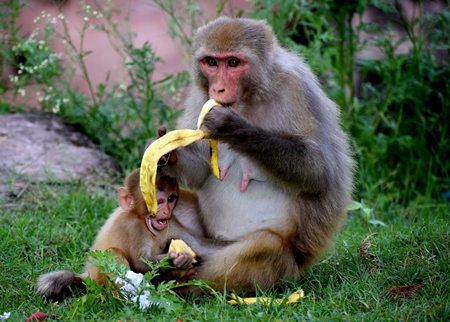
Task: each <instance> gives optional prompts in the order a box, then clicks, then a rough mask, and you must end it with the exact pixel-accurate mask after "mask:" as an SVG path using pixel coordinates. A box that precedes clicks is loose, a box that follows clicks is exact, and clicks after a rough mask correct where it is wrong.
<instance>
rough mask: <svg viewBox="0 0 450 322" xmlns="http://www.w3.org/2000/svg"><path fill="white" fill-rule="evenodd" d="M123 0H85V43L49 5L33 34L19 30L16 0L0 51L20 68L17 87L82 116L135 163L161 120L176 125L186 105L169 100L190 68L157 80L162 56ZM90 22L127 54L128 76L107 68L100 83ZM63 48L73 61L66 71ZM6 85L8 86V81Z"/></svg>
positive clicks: (127, 163)
mask: <svg viewBox="0 0 450 322" xmlns="http://www.w3.org/2000/svg"><path fill="white" fill-rule="evenodd" d="M116 6H117V3H113V2H111V1H102V0H95V1H94V2H93V4H92V6H91V5H86V4H84V3H82V4H81V13H82V14H83V16H84V19H83V24H82V26H79V32H80V43H79V44H76V43H75V41H74V40H73V38H72V36H71V34H70V32H69V25H68V23H67V21H66V19H65V17H64V14H63V13H62V12H60V13H59V15H58V16H57V17H53V16H51V15H50V14H48V13H45V12H43V13H42V14H41V15H40V16H39V17H37V18H36V20H35V23H37V24H38V25H39V27H37V28H36V29H35V30H34V31H33V33H32V34H31V35H30V36H29V37H27V38H21V37H19V35H18V27H17V26H16V19H17V16H18V15H19V12H20V10H21V9H22V5H21V4H20V1H18V0H11V1H10V5H9V7H8V9H9V11H10V13H9V15H2V16H0V17H1V18H2V22H1V27H2V28H3V29H5V33H7V34H8V35H9V37H8V40H7V42H6V43H5V45H6V46H2V50H1V51H0V57H1V58H2V59H1V61H2V62H4V66H6V65H5V64H6V63H8V64H9V65H12V66H14V67H15V69H16V71H15V72H14V73H13V74H11V76H10V79H11V81H12V84H13V90H14V92H15V93H16V95H17V94H20V95H22V96H25V94H26V95H28V96H30V95H33V94H34V95H35V96H36V99H37V101H38V103H39V105H40V109H41V110H44V111H50V112H53V113H56V114H60V115H62V116H64V117H66V119H68V121H69V122H72V123H76V124H80V125H81V126H82V127H83V128H84V130H85V131H86V132H87V134H88V135H89V136H90V137H91V138H92V139H93V140H94V141H95V142H97V143H98V144H99V145H100V148H101V149H102V150H103V151H105V152H106V153H108V154H110V155H112V156H113V157H115V158H116V160H117V161H118V162H119V163H120V165H121V166H122V168H124V169H126V170H131V169H133V168H135V167H136V166H137V165H139V160H140V158H141V156H142V151H143V148H144V144H145V141H146V140H147V139H148V138H150V137H154V136H156V132H157V129H158V127H159V126H160V125H161V124H164V125H166V126H167V127H168V128H169V129H170V128H172V127H173V126H174V122H175V120H176V118H177V117H178V115H179V114H180V110H178V109H176V108H170V107H169V106H168V103H170V104H174V105H177V104H178V103H179V100H180V92H179V90H180V88H181V87H183V86H185V85H186V84H187V75H186V73H180V74H179V75H169V76H167V77H166V78H164V79H162V80H159V81H154V80H153V74H154V71H155V64H156V63H157V62H159V61H160V58H159V57H156V56H155V54H154V52H153V50H152V48H151V45H150V44H149V43H145V44H144V45H142V47H140V48H138V47H136V46H135V45H134V43H133V37H134V34H133V33H132V32H131V31H130V30H128V29H127V27H126V21H127V17H124V16H120V15H119V16H118V15H117V9H115V7H116ZM119 19H122V20H119ZM123 21H125V22H124V23H119V22H123ZM55 26H60V27H61V28H59V27H58V28H55ZM61 30H62V31H61ZM91 30H96V31H100V32H102V33H104V34H105V35H106V37H107V38H108V40H109V41H110V45H111V48H112V49H113V50H114V51H115V52H116V53H117V54H118V55H119V56H120V57H121V58H122V61H123V67H124V70H126V71H127V76H128V77H127V80H126V81H125V82H124V83H119V82H117V81H115V80H111V78H110V76H109V74H108V75H107V77H106V79H105V81H104V82H102V83H100V84H99V85H98V86H97V87H96V88H94V86H93V82H92V81H91V75H90V71H89V70H88V69H87V67H86V63H85V59H86V57H87V56H89V55H90V54H92V52H91V51H88V50H86V49H85V44H84V40H85V37H86V35H87V34H88V33H89V32H91ZM56 42H62V44H63V45H64V47H65V52H64V53H55V52H54V51H53V50H52V49H51V48H52V46H51V44H52V43H56ZM63 54H64V55H65V57H66V60H69V62H70V64H68V65H67V67H65V70H64V73H62V72H61V69H62V67H61V61H62V57H63ZM77 73H80V74H81V75H82V77H83V78H84V80H85V81H86V83H87V85H88V89H89V93H88V94H87V95H86V94H83V93H81V92H80V91H79V90H78V89H76V88H74V87H73V86H71V79H72V78H73V76H74V75H76V74H77ZM2 90H3V91H7V90H9V89H8V88H7V87H5V86H4V87H2ZM169 98H170V99H169Z"/></svg>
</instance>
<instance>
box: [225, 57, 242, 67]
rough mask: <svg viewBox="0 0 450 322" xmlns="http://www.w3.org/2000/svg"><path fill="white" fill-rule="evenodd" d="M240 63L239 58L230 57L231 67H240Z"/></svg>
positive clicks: (229, 63)
mask: <svg viewBox="0 0 450 322" xmlns="http://www.w3.org/2000/svg"><path fill="white" fill-rule="evenodd" d="M239 63H240V61H239V59H237V58H230V59H229V60H228V66H229V67H238V66H239Z"/></svg>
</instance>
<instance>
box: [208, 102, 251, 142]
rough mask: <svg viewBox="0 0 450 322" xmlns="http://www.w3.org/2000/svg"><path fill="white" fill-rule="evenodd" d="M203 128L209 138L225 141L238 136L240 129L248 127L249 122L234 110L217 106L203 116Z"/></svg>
mask: <svg viewBox="0 0 450 322" xmlns="http://www.w3.org/2000/svg"><path fill="white" fill-rule="evenodd" d="M203 126H204V128H205V129H206V132H208V133H209V136H210V137H211V138H214V139H219V140H221V139H222V140H223V139H225V140H226V139H227V138H229V137H232V136H236V135H239V133H240V130H241V129H245V128H246V127H248V126H249V122H247V121H246V120H245V119H244V118H242V117H241V116H240V115H239V114H238V113H237V112H236V111H235V110H234V109H232V108H230V107H224V106H219V107H216V108H213V109H212V110H211V111H210V112H209V113H208V114H207V115H206V116H205V119H204V121H203Z"/></svg>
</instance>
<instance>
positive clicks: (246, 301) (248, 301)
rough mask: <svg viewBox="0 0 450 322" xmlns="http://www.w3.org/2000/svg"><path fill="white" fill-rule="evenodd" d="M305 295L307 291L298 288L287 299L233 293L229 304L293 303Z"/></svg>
mask: <svg viewBox="0 0 450 322" xmlns="http://www.w3.org/2000/svg"><path fill="white" fill-rule="evenodd" d="M303 297H305V293H304V292H303V290H298V291H295V292H294V293H292V294H291V295H289V297H288V298H287V299H271V298H268V297H244V298H242V297H239V296H236V295H235V294H231V298H232V299H231V300H229V301H228V304H231V305H236V304H255V303H257V302H258V303H261V304H266V305H269V304H271V303H273V304H281V303H284V304H291V303H296V302H298V301H299V300H300V299H301V298H303Z"/></svg>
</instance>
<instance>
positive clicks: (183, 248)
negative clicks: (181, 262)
mask: <svg viewBox="0 0 450 322" xmlns="http://www.w3.org/2000/svg"><path fill="white" fill-rule="evenodd" d="M181 252H187V253H189V254H190V255H191V256H192V257H193V261H192V263H197V260H196V257H197V255H196V254H195V252H194V251H193V250H192V248H191V247H189V246H188V245H187V244H186V243H185V242H184V241H183V240H181V239H172V241H171V242H170V245H169V251H168V253H181Z"/></svg>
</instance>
